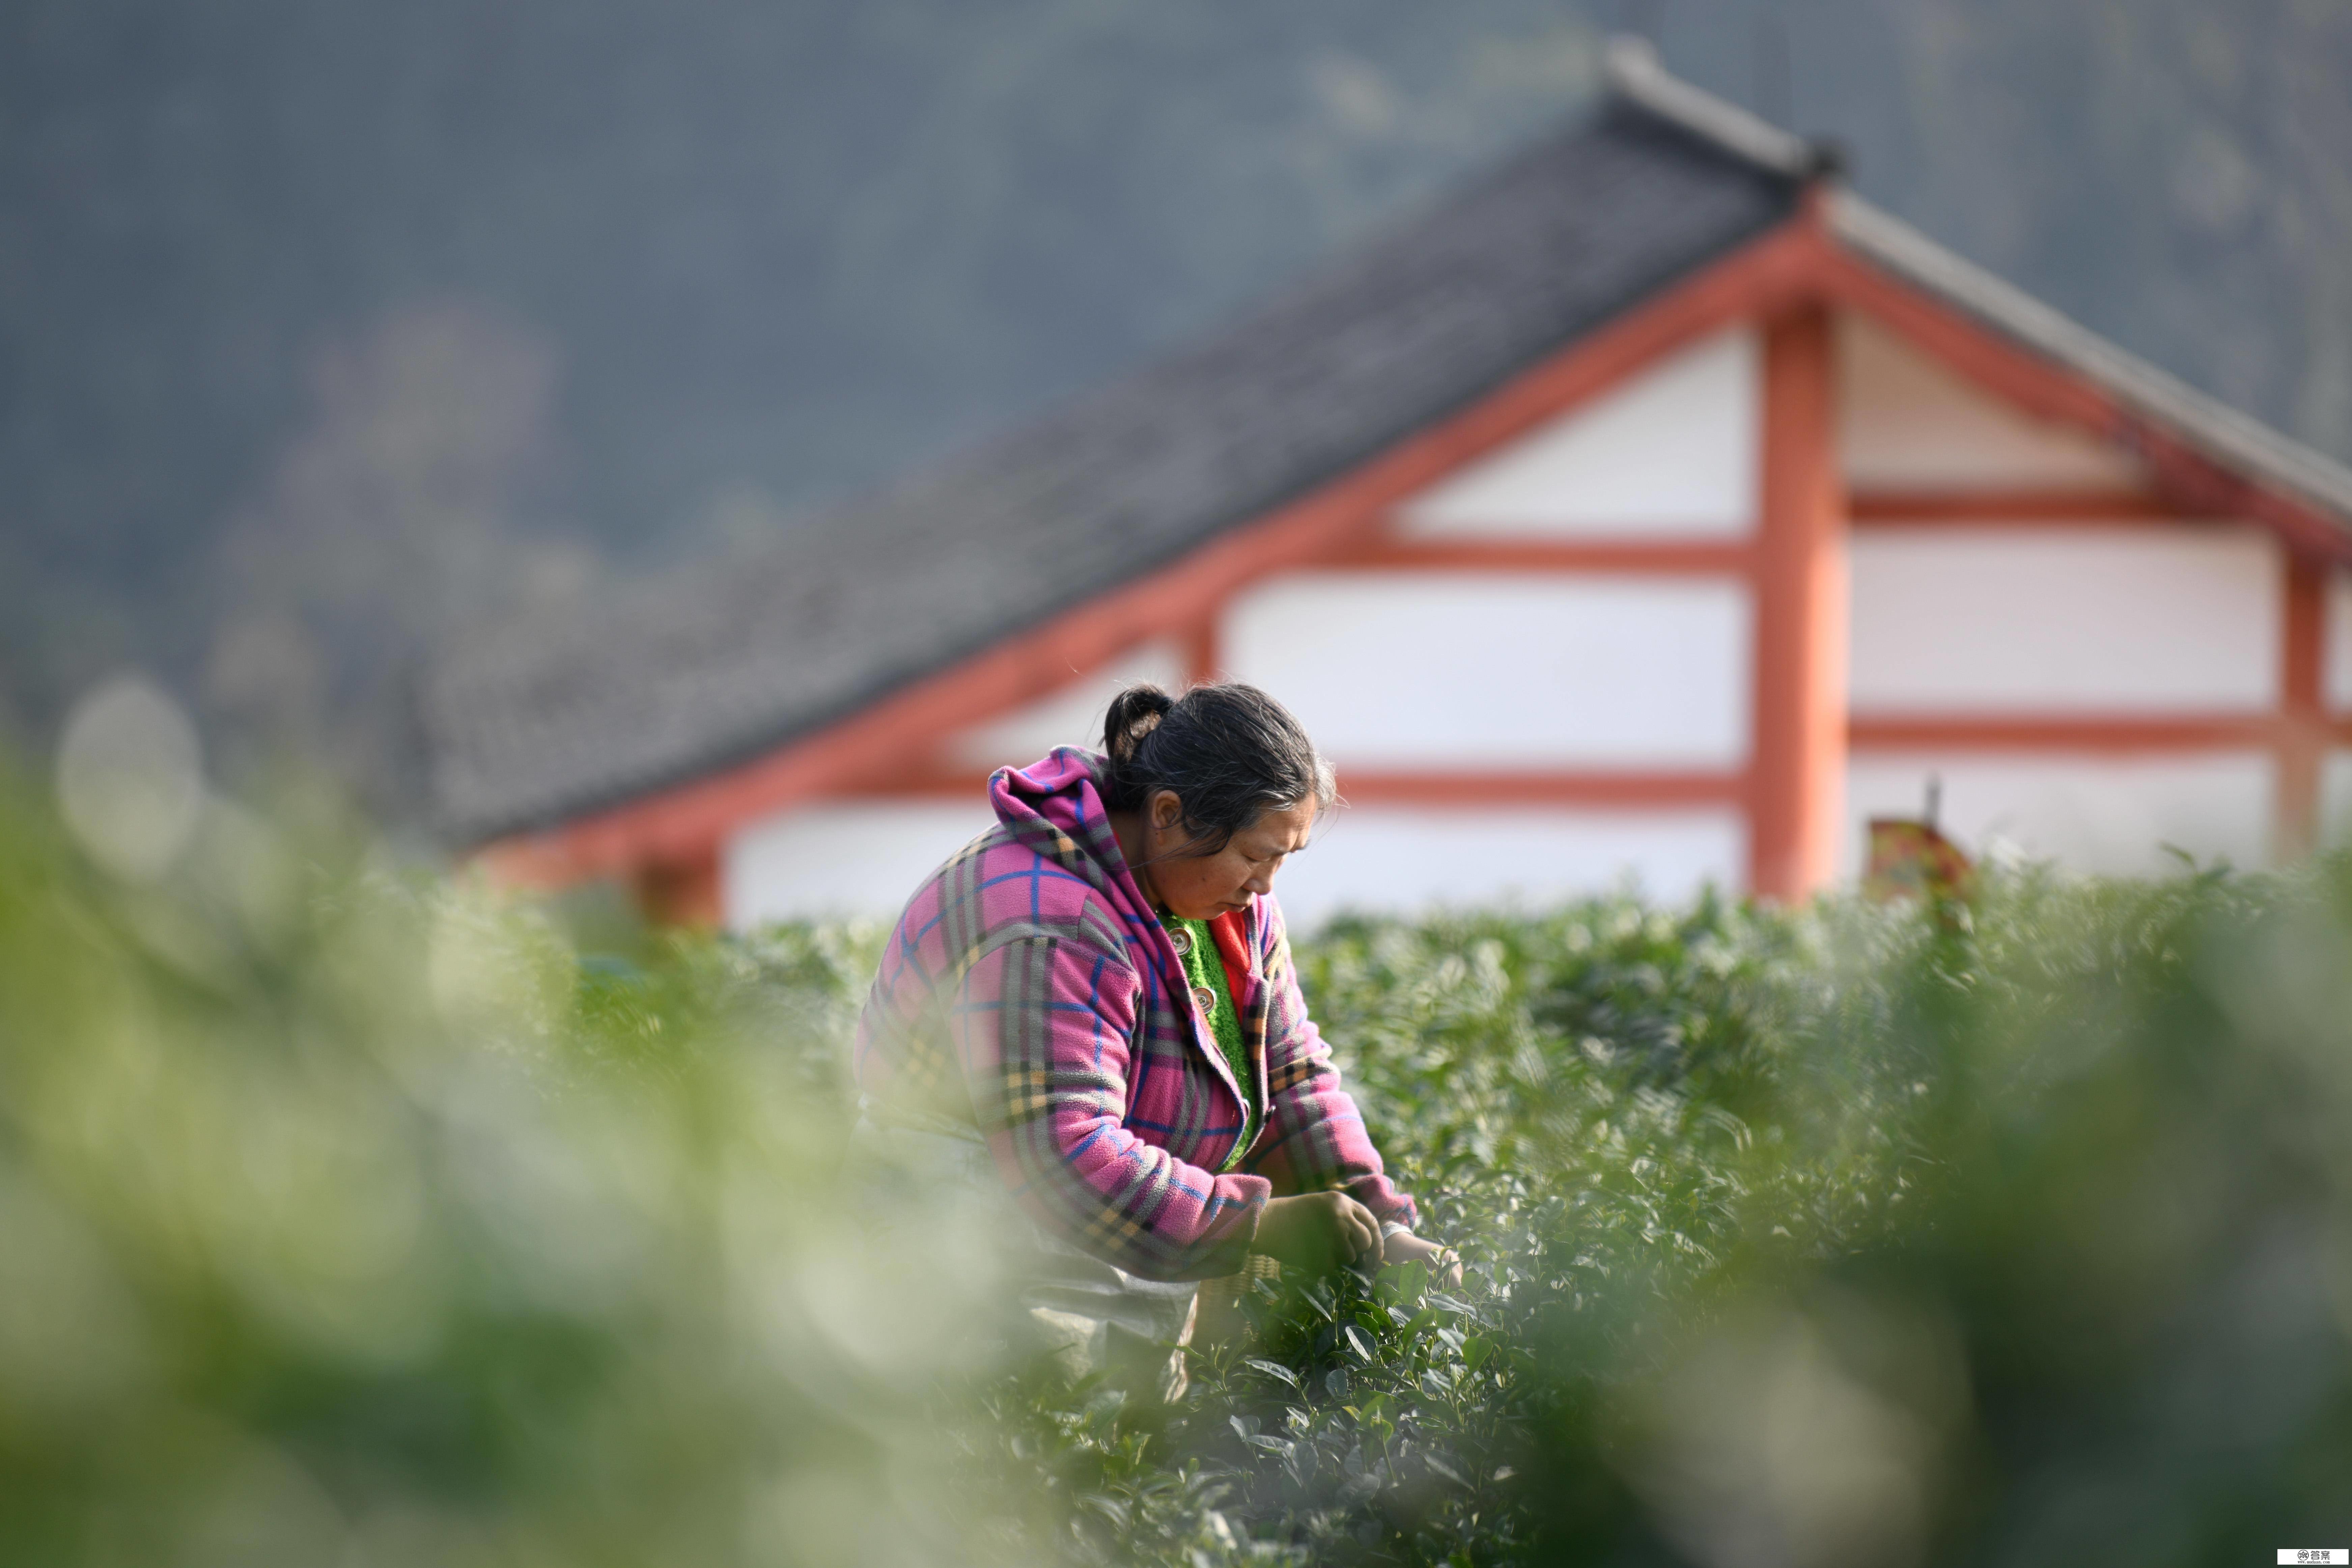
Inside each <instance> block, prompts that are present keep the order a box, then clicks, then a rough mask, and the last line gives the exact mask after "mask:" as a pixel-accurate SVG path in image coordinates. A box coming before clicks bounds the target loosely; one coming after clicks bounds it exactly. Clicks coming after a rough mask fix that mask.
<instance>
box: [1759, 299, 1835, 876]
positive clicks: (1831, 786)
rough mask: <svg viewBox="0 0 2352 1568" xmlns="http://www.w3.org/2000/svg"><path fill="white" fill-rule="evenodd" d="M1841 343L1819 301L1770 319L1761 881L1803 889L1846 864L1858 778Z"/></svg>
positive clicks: (1763, 531)
mask: <svg viewBox="0 0 2352 1568" xmlns="http://www.w3.org/2000/svg"><path fill="white" fill-rule="evenodd" d="M1836 364H1837V361H1836V353H1835V345H1834V343H1833V342H1832V336H1831V327H1830V317H1829V312H1828V311H1827V310H1824V309H1822V307H1820V306H1818V305H1813V306H1807V307H1804V308H1801V309H1800V310H1793V311H1790V312H1789V313H1786V314H1784V315H1781V316H1780V317H1778V318H1777V319H1774V320H1773V321H1770V322H1769V324H1768V325H1767V326H1766V328H1765V332H1764V390H1763V405H1764V449H1763V498H1762V506H1761V508H1760V510H1759V516H1760V519H1761V527H1760V529H1759V537H1758V542H1757V571H1756V655H1755V670H1754V679H1755V682H1756V687H1755V714H1756V731H1755V742H1754V748H1755V752H1754V759H1753V763H1752V768H1753V777H1754V783H1755V795H1754V803H1753V816H1752V820H1751V823H1750V826H1749V832H1748V889H1749V890H1750V891H1751V892H1753V893H1755V894H1756V895H1757V896H1759V898H1766V899H1774V900H1781V901H1783V902H1795V901H1797V900H1802V899H1805V898H1807V897H1810V896H1811V894H1812V893H1813V892H1814V891H1815V890H1816V889H1820V888H1822V887H1824V886H1826V885H1827V884H1828V883H1829V881H1830V880H1831V879H1832V878H1833V877H1835V876H1836V874H1837V847H1838V835H1839V829H1840V824H1841V812H1842V807H1843V795H1844V791H1845V740H1846V686H1845V677H1846V616H1847V605H1846V599H1847V594H1846V558H1845V505H1844V501H1845V498H1844V492H1843V480H1842V479H1841V476H1840V472H1839V465H1838V450H1837V387H1836Z"/></svg>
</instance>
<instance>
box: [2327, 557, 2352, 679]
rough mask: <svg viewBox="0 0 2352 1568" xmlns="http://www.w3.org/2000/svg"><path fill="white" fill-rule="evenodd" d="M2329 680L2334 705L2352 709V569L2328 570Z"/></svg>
mask: <svg viewBox="0 0 2352 1568" xmlns="http://www.w3.org/2000/svg"><path fill="white" fill-rule="evenodd" d="M2326 671H2327V677H2326V686H2325V688H2324V689H2325V690H2326V694H2327V696H2326V701H2327V705H2328V706H2329V707H2330V708H2333V709H2336V710H2338V711H2342V710H2347V709H2352V572H2331V573H2329V574H2327V643H2326Z"/></svg>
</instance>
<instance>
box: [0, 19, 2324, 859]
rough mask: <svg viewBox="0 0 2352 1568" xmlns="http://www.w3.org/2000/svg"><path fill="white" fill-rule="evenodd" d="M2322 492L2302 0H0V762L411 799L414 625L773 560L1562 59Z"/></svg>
mask: <svg viewBox="0 0 2352 1568" xmlns="http://www.w3.org/2000/svg"><path fill="white" fill-rule="evenodd" d="M1619 30H1626V31H1634V32H1641V33H1645V34H1648V35H1649V36H1651V37H1654V39H1655V40H1656V41H1657V43H1658V45H1659V47H1660V49H1661V51H1662V53H1663V55H1664V60H1665V63H1666V64H1667V66H1668V67H1669V68H1672V69H1674V70H1675V71H1676V72H1677V73H1679V74H1681V75H1683V76H1685V77H1687V78H1689V79H1692V80H1694V81H1696V82H1697V83H1699V84H1700V85H1701V86H1704V87H1706V88H1708V89H1712V90H1714V91H1717V92H1719V93H1722V94H1724V95H1725V96H1727V97H1729V98H1732V99H1734V100H1738V101H1741V102H1744V103H1746V104H1748V105H1749V106H1750V107H1752V108H1755V109H1756V110H1759V111H1760V112H1762V113H1764V114H1766V115H1767V116H1769V118H1771V119H1774V120H1776V121H1780V122H1782V123H1785V124H1788V125H1790V126H1791V127H1793V128H1794V129H1796V130H1799V131H1801V132H1805V133H1807V134H1810V135H1818V136H1827V137H1832V138H1834V139H1836V140H1838V141H1839V142H1843V144H1844V146H1845V147H1846V148H1847V150H1848V152H1849V154H1850V161H1851V168H1852V174H1853V180H1854V183H1855V184H1857V185H1858V186H1859V187H1860V188H1861V189H1862V190H1863V191H1864V193H1865V194H1866V195H1869V196H1871V197H1872V198H1873V199H1874V200H1876V201H1878V202H1880V203H1881V204H1883V205H1885V206H1887V207H1889V208H1891V209H1892V210H1894V211H1895V213H1897V214H1899V215H1901V216H1904V217H1906V218H1908V219H1909V220H1911V221H1912V222H1914V223H1916V224H1917V225H1918V226H1921V227H1923V228H1925V229H1926V230H1927V231H1928V232H1929V233H1931V234H1932V235H1934V236H1935V237H1937V238H1938V239H1940V240H1942V241H1944V242H1946V243H1948V244H1949V245H1951V246H1953V247H1956V248H1958V249H1959V250H1960V251H1962V252H1964V253H1966V254H1968V255H1969V256H1971V257H1973V258H1976V259H1978V260H1979V261H1981V262H1983V263H1985V264H1986V265H1988V266H1990V267H1991V268H1994V269H1996V270H1998V271H2000V272H2001V273H2002V274H2004V275H2006V276H2008V277H2009V278H2011V279H2014V280H2015V281H2017V282H2018V283H2020V284H2021V285H2023V286H2024V287H2025V288H2027V289H2031V290H2032V291H2033V292H2035V293H2037V294H2039V295H2041V296H2042V298H2043V299H2045V300H2049V301H2051V302H2052V303H2053V304H2055V305H2056V306H2058V307H2059V308H2060V309H2062V310H2065V311H2067V312H2068V313H2069V314H2071V315H2073V316H2074V317H2075V318H2077V319H2078V320H2080V321H2084V322H2085V323H2087V324H2088V325H2090V326H2091V327H2093V328H2095V329H2096V330H2097V331H2101V332H2104V333H2105V334H2107V335H2109V336H2111V337H2113V338H2115V339H2116V340H2117V341H2118V342H2122V343H2123V344H2124V345H2126V347H2128V348H2131V349H2133V350H2135V351H2137V353H2141V354H2144V355H2146V356H2147V357H2149V358H2151V359H2153V360H2155V361H2156V362H2158V363H2160V364H2163V365H2165V366H2167V367H2168V368H2170V369H2171V370H2173V371H2175V372H2177V373H2179V374H2182V375H2184V376H2186V377H2187V378H2188V379H2189V380H2190V381H2192V382H2195V383H2197V384H2200V385H2201V386H2203V387H2205V388H2206V389H2208V390H2209V391H2211V392H2213V393H2215V394H2218V395H2221V396H2222V397H2224V398H2226V399H2228V400H2229V401H2231V402H2232V403H2234V404H2237V405H2240V406H2242V407H2243V408H2246V409H2248V410H2250V411H2252V412H2253V413H2255V414H2257V415H2259V416H2262V417H2263V418H2265V419H2267V420H2270V421H2271V422H2273V423H2274V424H2276V425H2277V426H2280V427H2281V428H2283V429H2284V430H2286V431H2288V432H2289V433H2291V434H2293V435H2294V436H2296V437H2300V438H2302V439H2303V440H2305V441H2306V442H2309V443H2311V444H2312V445H2314V446H2315V447H2319V448H2321V449H2323V450H2325V451H2327V452H2330V453H2333V454H2334V455H2336V456H2337V457H2339V458H2352V5H2346V4H2344V3H2343V0H1709V3H1708V4H1707V5H1705V6H1701V5H1697V4H1696V3H1695V0H1646V3H1644V0H1595V3H1593V4H1587V5H1570V4H1558V3H1551V4H1545V3H1538V0H1457V3H1455V4H1452V5H1430V4H1428V3H1427V0H1284V3H1283V4H1281V5H1265V4H1263V3H1262V0H1188V3H1187V4H1183V5H1166V4H1160V5H1151V4H1144V3H1141V0H990V3H987V4H972V3H971V0H856V3H855V4H852V3H848V0H834V3H829V4H805V3H801V4H793V3H780V0H667V4H665V5H659V6H656V5H647V4H644V3H643V0H635V3H624V0H507V3H505V4H502V5H496V6H484V5H476V4H458V3H456V0H408V3H407V4H404V5H386V4H382V3H378V4H373V5H359V4H351V3H349V0H331V3H321V0H208V3H207V4H205V5H179V4H168V3H165V0H13V3H12V4H10V5H7V6H6V7H5V8H0V736H4V737H5V740H6V741H8V742H13V744H14V745H15V746H16V748H17V749H19V750H22V751H27V752H42V751H44V750H45V749H46V747H47V744H48V743H49V742H50V740H51V738H52V737H53V735H54V733H55V731H56V728H57V726H58V723H59V721H60V719H61V717H62V715H63V714H64V713H65V711H66V710H68V707H69V705H70V704H71V702H72V701H73V700H74V698H75V697H76V696H77V694H79V693H80V692H82V691H84V690H86V689H89V687H90V686H91V684H92V683H93V682H95V681H97V680H100V679H103V678H104V677H106V676H108V675H110V674H112V673H115V672H118V671H121V670H123V669H125V668H139V669H143V670H145V671H146V672H147V673H148V674H149V675H151V676H152V677H153V678H154V679H158V680H160V681H161V682H163V684H164V685H165V686H167V687H168V688H170V689H172V690H173V691H174V692H176V693H177V694H178V695H179V696H180V697H181V698H182V700H184V701H185V702H186V703H187V704H188V705H189V706H190V708H191V709H192V710H194V712H195V713H196V714H197V715H198V716H199V719H200V720H201V721H202V723H203V725H204V728H205V736H206V740H207V742H208V744H209V746H210V749H211V752H212V755H213V760H214V765H215V770H216V771H218V772H222V773H226V774H227V775H229V776H230V777H232V778H234V777H235V776H236V774H237V773H240V772H241V771H243V770H247V769H252V768H255V767H258V766H261V765H264V764H265V763H268V762H269V761H270V760H272V759H274V758H280V757H289V756H290V757H295V758H299V759H303V760H306V761H310V762H314V763H325V764H327V765H329V766H331V767H332V768H334V769H336V770H337V771H339V772H341V773H343V774H345V775H346V776H348V777H350V778H351V779H352V780H353V781H355V782H356V783H357V784H359V785H360V786H361V788H362V793H363V794H364V795H367V796H368V797H369V798H371V799H372V800H373V802H374V803H375V804H376V805H377V806H378V808H379V809H381V810H383V812H385V813H386V814H387V815H388V816H392V817H394V818H398V817H400V816H404V815H406V814H408V813H411V812H413V811H414V810H415V809H416V806H415V801H416V798H417V797H416V792H415V781H414V776H413V773H412V771H411V769H412V764H411V763H410V761H409V758H408V754H407V745H406V742H405V740H404V734H405V730H404V722H403V714H404V698H403V692H404V672H405V671H406V670H408V669H410V668H414V665H415V660H416V659H417V658H419V657H421V656H422V655H423V654H425V652H426V651H427V650H429V649H430V648H431V647H433V646H434V645H435V643H436V640H437V639H439V638H441V637H445V636H446V635H447V634H448V633H449V632H450V631H451V630H452V629H453V628H454V627H456V626H461V625H464V624H467V623H468V622H471V621H474V620H477V619H479V618H482V617H488V616H509V615H515V614H524V613H532V612H533V611H534V610H535V609H537V608H539V607H543V606H548V605H562V604H564V603H566V602H572V601H583V602H587V603H592V604H593V600H594V597H595V595H599V594H602V593H605V592H609V591H611V590H612V589H613V588H614V587H615V586H616V585H618V584H625V583H626V582H628V581H630V580H632V579H635V578H637V577H640V576H643V575H645V574H652V573H658V572H660V571H662V570H664V569H665V568H667V567H668V566H670V565H672V564H674V563H678V562H681V561H685V560H689V559H695V558H700V557H707V556H709V555H711V554H713V553H716V552H727V551H742V550H756V549H759V548H761V547H763V546H765V545H768V544H770V543H772V542H775V541H778V540H782V539H783V538H786V537H787V536H788V535H789V534H790V533H791V532H792V531H793V529H795V528H796V527H801V526H805V523H804V521H803V520H805V519H807V518H808V517H810V516H811V515H812V514H813V513H815V512H817V511H819V510H821V509H822V507H823V505H824V502H826V501H827V500H831V499H835V498H838V497H840V496H842V495H843V494H845V492H849V491H853V490H855V489H858V488H860V487H863V486H866V485H869V484H872V483H874V482H875V481H877V479H882V478H884V477H886V476H887V475H889V474H890V473H892V472H893V471H895V470H898V469H900V468H905V467H907V466H908V465H910V464H913V463H916V462H919V461H920V460H922V459H924V458H928V457H931V456H935V455H937V454H939V453H940V452H941V451H942V450H944V449H946V448H949V447H953V446H955V445H957V444H960V443H962V442H965V441H968V440H970V439H971V438H973V437H976V436H978V435H980V434H982V433H983V432H985V431H987V430H989V429H991V428H992V427H995V426H1000V425H1002V424H1004V423H1006V422H1009V421H1011V420H1013V419H1016V418H1018V417H1019V416H1022V415H1023V414H1024V413H1025V412H1028V411H1031V410H1034V409H1035V408H1037V407H1038V406H1040V405H1044V404H1046V403H1048V402H1050V401H1052V400H1054V399H1056V398H1059V397H1064V396H1067V395H1071V394H1073V393H1076V392H1077V391H1080V390H1081V389H1083V388H1084V387H1085V386H1086V385H1087V384H1088V383H1090V382H1092V381H1094V380H1096V379H1097V378H1100V377H1103V376H1106V375H1108V374H1113V373H1115V372H1117V371H1118V370H1120V369H1122V368H1125V367H1127V366H1129V365H1131V364H1133V363H1136V362H1137V361H1138V360H1139V359H1141V358H1143V357H1145V356H1147V355H1149V354H1150V353H1153V352H1155V351H1158V350H1160V349H1164V348H1167V347H1169V346H1171V345H1173V344H1175V343H1177V342H1180V341H1181V340H1182V339H1184V338H1185V337H1186V336H1187V335H1188V334H1190V333H1192V332H1194V331H1199V330H1201V329H1202V328H1204V327H1206V326H1208V325H1209V324H1211V323H1212V322H1213V321H1215V320H1216V318H1218V317H1219V316H1220V315H1221V314H1222V313H1223V312H1226V311H1228V310H1233V309H1234V308H1236V307H1237V306H1239V305H1242V304H1244V303H1245V302H1246V301H1248V300H1251V299H1252V298H1253V297H1254V296H1255V295H1258V294H1260V293H1262V292H1263V291H1265V290H1266V289H1269V288H1271V287H1274V286H1276V285H1278V284H1280V283H1281V282H1282V281H1283V280H1284V279H1286V278H1288V277H1290V276H1292V275H1294V274H1296V273H1297V272H1299V271H1300V270H1302V269H1303V268H1307V267H1308V266H1310V265H1311V264H1312V263H1314V262H1315V261H1316V260H1317V259H1318V258H1321V257H1324V256H1327V255H1328V254H1330V253H1331V252H1333V251H1334V250H1336V249H1338V248H1339V247H1343V246H1345V245H1346V244H1347V243H1349V241H1350V240H1352V239H1355V238H1357V237H1360V236H1362V235H1364V234H1366V233H1367V232H1368V231H1370V230H1372V229H1374V228H1376V227H1377V226H1380V225H1381V224H1382V223H1383V222H1386V221H1389V220H1391V219H1392V218H1394V217H1396V216H1400V215H1402V214H1403V213H1404V212H1406V211H1409V210H1410V209H1411V208H1412V205H1414V204H1415V203H1416V202H1418V201H1421V200H1423V199H1424V198H1426V197H1427V196H1428V195H1431V194H1432V193H1433V191H1435V190H1436V189H1437V188H1438V187H1439V186H1441V185H1442V184H1444V182H1446V181H1447V180H1448V179H1450V178H1453V177H1454V176H1457V175H1460V174H1465V173H1467V172H1470V171H1472V170H1475V168H1476V167H1477V166H1478V165H1480V164H1481V163H1485V162H1486V161H1487V160H1489V159H1491V158H1494V157H1496V156H1497V155H1499V154H1501V153H1504V152H1506V151H1507V150H1508V149H1510V148H1512V147H1513V146H1515V145H1517V144H1518V143H1520V142H1524V141H1526V140H1528V138H1530V137H1533V136H1535V135H1537V134H1539V133H1540V132H1543V131H1544V130H1545V129H1546V128H1547V127H1549V125H1551V124H1553V123H1554V122H1556V121H1559V120H1561V119H1562V118H1564V117H1568V116H1572V115H1574V114H1576V113H1578V112H1579V111H1580V109H1581V108H1583V107H1584V106H1586V105H1588V104H1589V103H1590V102H1591V100H1592V97H1593V95H1594V94H1595V92H1596V91H1597V90H1598V87H1599V81H1600V55H1601V44H1602V41H1603V39H1604V38H1605V37H1606V36H1607V35H1608V34H1609V33H1611V32H1612V31H1619Z"/></svg>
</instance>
